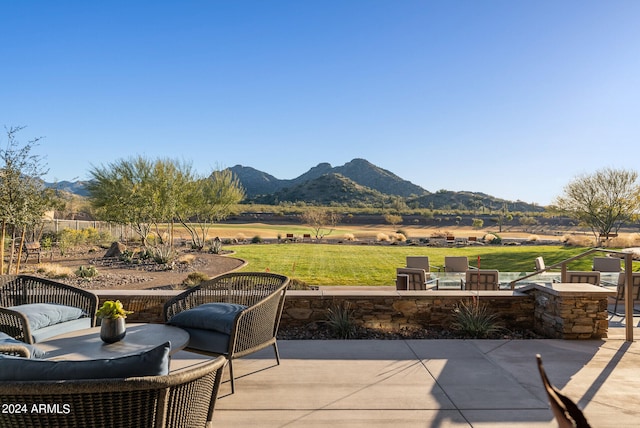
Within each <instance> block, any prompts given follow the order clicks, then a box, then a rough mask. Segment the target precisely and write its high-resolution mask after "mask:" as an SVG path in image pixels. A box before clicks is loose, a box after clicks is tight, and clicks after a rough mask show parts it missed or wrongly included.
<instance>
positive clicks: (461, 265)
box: [444, 256, 476, 272]
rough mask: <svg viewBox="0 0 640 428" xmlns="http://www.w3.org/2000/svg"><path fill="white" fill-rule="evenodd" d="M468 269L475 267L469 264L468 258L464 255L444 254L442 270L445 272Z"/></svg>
mask: <svg viewBox="0 0 640 428" xmlns="http://www.w3.org/2000/svg"><path fill="white" fill-rule="evenodd" d="M469 269H476V268H475V267H473V266H469V259H468V258H467V257H465V256H445V257H444V271H445V272H466V271H468V270H469Z"/></svg>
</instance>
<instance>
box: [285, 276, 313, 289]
mask: <svg viewBox="0 0 640 428" xmlns="http://www.w3.org/2000/svg"><path fill="white" fill-rule="evenodd" d="M315 288H317V287H315ZM315 288H314V287H311V286H309V285H308V284H307V283H306V282H304V281H303V280H301V279H298V278H291V279H290V280H289V286H288V287H287V290H312V289H315Z"/></svg>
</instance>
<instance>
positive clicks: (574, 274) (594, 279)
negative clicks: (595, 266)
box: [565, 270, 600, 285]
mask: <svg viewBox="0 0 640 428" xmlns="http://www.w3.org/2000/svg"><path fill="white" fill-rule="evenodd" d="M565 282H571V283H578V282H579V283H586V284H593V285H600V272H598V271H591V272H590V271H578V270H569V271H567V279H566V281H565Z"/></svg>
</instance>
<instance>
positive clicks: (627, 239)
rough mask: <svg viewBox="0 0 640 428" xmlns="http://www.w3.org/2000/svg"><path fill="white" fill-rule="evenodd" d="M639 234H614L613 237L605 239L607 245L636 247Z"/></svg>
mask: <svg viewBox="0 0 640 428" xmlns="http://www.w3.org/2000/svg"><path fill="white" fill-rule="evenodd" d="M638 238H639V235H638V234H637V233H634V234H629V235H625V236H616V237H615V238H612V239H609V240H608V241H606V246H607V247H613V248H628V247H637V246H638V244H639V242H638V241H639V240H638Z"/></svg>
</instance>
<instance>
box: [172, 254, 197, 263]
mask: <svg viewBox="0 0 640 428" xmlns="http://www.w3.org/2000/svg"><path fill="white" fill-rule="evenodd" d="M195 260H196V256H194V255H193V254H183V255H181V256H180V257H178V259H177V260H176V262H177V263H179V264H181V265H190V264H191V263H193V262H194V261H195Z"/></svg>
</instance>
